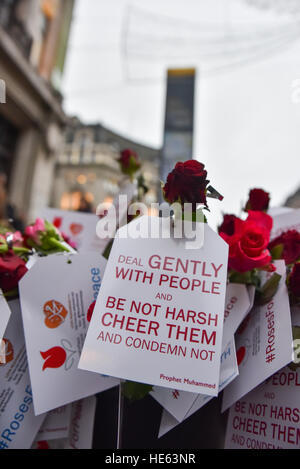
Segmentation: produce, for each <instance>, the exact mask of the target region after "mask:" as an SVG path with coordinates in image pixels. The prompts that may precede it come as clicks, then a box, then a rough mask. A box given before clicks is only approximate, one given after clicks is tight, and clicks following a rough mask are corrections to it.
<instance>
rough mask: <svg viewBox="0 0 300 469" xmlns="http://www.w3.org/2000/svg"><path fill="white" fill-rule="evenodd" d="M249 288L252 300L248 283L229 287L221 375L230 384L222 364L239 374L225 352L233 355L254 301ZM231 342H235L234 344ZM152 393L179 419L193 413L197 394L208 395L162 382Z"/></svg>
mask: <svg viewBox="0 0 300 469" xmlns="http://www.w3.org/2000/svg"><path fill="white" fill-rule="evenodd" d="M249 291H250V292H251V303H250V297H249V293H248V290H247V288H246V286H245V285H240V284H234V283H229V284H228V285H227V287H226V297H225V298H226V299H225V311H224V327H223V344H225V345H224V346H223V347H222V355H221V369H220V379H221V381H226V384H228V379H227V378H228V376H227V375H226V371H225V370H226V368H225V369H224V370H222V368H224V367H226V365H227V366H228V365H229V367H231V366H232V365H233V372H230V373H229V376H230V378H231V380H232V379H233V377H232V376H233V375H234V377H236V376H237V375H238V367H237V362H236V359H235V357H234V363H233V364H231V361H230V360H229V359H227V360H224V356H226V357H227V356H228V357H229V356H233V355H234V353H233V350H235V347H234V341H233V335H234V333H235V332H236V330H237V328H238V326H239V325H240V323H241V322H242V320H243V319H244V318H245V316H246V315H247V313H248V312H249V309H250V307H251V306H252V304H253V294H252V288H251V289H250V290H249ZM229 342H231V344H230V343H229ZM222 363H223V365H222ZM150 394H151V395H152V397H153V398H154V399H156V400H157V401H158V402H159V403H160V405H162V406H163V407H164V409H165V410H166V411H168V412H169V413H170V414H171V415H172V416H173V417H174V418H175V419H176V420H178V421H179V422H181V421H182V420H184V419H185V418H187V417H188V416H189V415H190V414H189V411H190V409H191V407H192V406H193V403H194V402H195V400H196V399H197V398H198V399H197V400H198V403H200V402H202V401H203V402H206V400H205V399H206V398H207V396H205V395H203V397H202V395H200V396H199V394H196V393H191V392H184V391H180V392H179V391H178V390H177V389H169V388H163V387H161V386H154V388H153V391H152V392H151V393H150ZM198 396H199V397H198ZM201 407H202V405H201ZM198 408H200V407H197V410H198ZM177 423H178V422H177Z"/></svg>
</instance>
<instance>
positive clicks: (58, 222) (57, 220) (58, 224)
mask: <svg viewBox="0 0 300 469" xmlns="http://www.w3.org/2000/svg"><path fill="white" fill-rule="evenodd" d="M62 221H63V219H62V217H55V218H54V220H53V223H52V224H53V225H54V226H55V228H60V227H61V225H62Z"/></svg>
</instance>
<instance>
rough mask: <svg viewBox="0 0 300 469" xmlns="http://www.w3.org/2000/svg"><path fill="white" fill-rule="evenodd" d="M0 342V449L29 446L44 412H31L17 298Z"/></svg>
mask: <svg viewBox="0 0 300 469" xmlns="http://www.w3.org/2000/svg"><path fill="white" fill-rule="evenodd" d="M9 307H10V309H11V311H12V315H11V317H10V321H9V324H8V326H7V329H6V332H5V336H4V339H3V341H1V343H0V348H1V350H0V362H1V363H2V365H0V449H29V448H30V447H31V444H32V442H33V440H34V439H35V436H36V434H37V432H38V430H39V428H40V426H41V425H42V423H43V421H44V419H45V417H46V415H40V416H39V417H36V416H35V415H34V412H33V401H32V390H31V385H30V379H29V372H28V363H27V356H26V349H25V339H24V333H23V326H22V317H21V311H20V305H19V300H14V301H10V302H9Z"/></svg>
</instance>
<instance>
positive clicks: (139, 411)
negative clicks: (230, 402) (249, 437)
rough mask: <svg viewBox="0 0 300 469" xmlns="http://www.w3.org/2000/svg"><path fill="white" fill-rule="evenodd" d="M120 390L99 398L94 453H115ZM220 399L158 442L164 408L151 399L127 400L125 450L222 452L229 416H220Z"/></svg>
mask: <svg viewBox="0 0 300 469" xmlns="http://www.w3.org/2000/svg"><path fill="white" fill-rule="evenodd" d="M118 396H119V388H118V387H116V388H113V389H110V390H108V391H105V392H103V393H101V394H98V395H97V409H96V418H95V426H94V440H93V449H116V441H117V440H116V439H117V425H118ZM220 409H221V395H220V396H219V397H218V398H214V399H212V400H211V401H210V402H209V403H208V404H206V405H205V406H204V407H202V409H200V410H199V411H198V412H196V413H195V414H194V415H192V416H191V417H190V418H188V419H187V420H185V421H184V422H182V423H181V424H179V425H178V426H177V427H176V428H174V429H173V430H171V431H170V432H168V433H167V434H166V435H164V436H163V437H161V438H159V439H158V438H157V435H158V431H159V426H160V419H161V414H162V407H161V406H160V405H159V404H158V403H157V402H156V401H155V400H154V399H153V398H152V397H151V396H147V397H145V398H144V399H142V400H141V401H135V402H130V401H128V400H127V399H124V411H123V426H122V427H123V428H122V446H121V448H122V449H150V448H151V449H156V448H158V449H159V448H161V449H222V448H224V440H225V431H226V423H227V416H228V412H225V413H224V414H221V410H220Z"/></svg>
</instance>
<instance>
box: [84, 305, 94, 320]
mask: <svg viewBox="0 0 300 469" xmlns="http://www.w3.org/2000/svg"><path fill="white" fill-rule="evenodd" d="M95 304H96V301H93V303H92V304H91V305H90V306H89V309H88V312H87V315H86V319H87V322H91V319H92V316H93V312H94V309H95Z"/></svg>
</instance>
